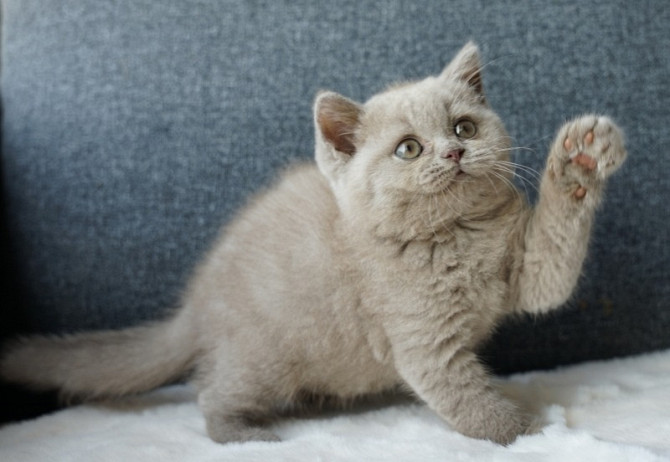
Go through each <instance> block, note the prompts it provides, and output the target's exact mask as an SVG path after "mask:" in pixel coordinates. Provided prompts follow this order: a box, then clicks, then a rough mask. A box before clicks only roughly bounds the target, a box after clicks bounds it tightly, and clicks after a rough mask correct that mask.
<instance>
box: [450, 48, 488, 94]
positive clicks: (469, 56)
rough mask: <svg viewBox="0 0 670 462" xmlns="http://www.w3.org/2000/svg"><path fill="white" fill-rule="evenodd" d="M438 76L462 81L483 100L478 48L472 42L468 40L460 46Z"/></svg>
mask: <svg viewBox="0 0 670 462" xmlns="http://www.w3.org/2000/svg"><path fill="white" fill-rule="evenodd" d="M440 77H441V78H443V79H449V80H454V79H456V80H461V81H464V82H465V83H467V84H468V85H469V86H470V87H471V88H472V89H473V90H474V91H475V93H476V94H477V95H478V96H479V98H480V99H481V101H482V102H485V98H484V85H483V82H482V65H481V61H480V59H479V48H478V47H477V45H475V43H474V42H468V43H466V44H465V46H464V47H463V48H461V50H460V51H459V52H458V53H457V54H456V56H455V57H454V59H452V60H451V62H450V63H449V64H447V66H446V67H445V68H444V70H443V71H442V74H441V75H440Z"/></svg>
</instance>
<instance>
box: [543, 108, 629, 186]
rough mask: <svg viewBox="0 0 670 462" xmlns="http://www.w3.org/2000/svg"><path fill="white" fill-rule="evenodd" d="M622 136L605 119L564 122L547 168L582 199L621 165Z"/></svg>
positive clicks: (609, 120)
mask: <svg viewBox="0 0 670 462" xmlns="http://www.w3.org/2000/svg"><path fill="white" fill-rule="evenodd" d="M625 157H626V150H625V148H624V143H623V135H622V133H621V130H620V129H619V128H618V127H617V126H616V124H615V123H614V122H613V121H612V120H611V119H610V118H608V117H604V116H595V115H587V116H582V117H578V118H576V119H574V120H571V121H570V122H567V123H566V124H565V125H564V126H563V127H562V128H561V130H560V131H559V133H558V136H557V137H556V141H555V144H554V149H553V150H552V156H551V159H550V168H551V170H552V172H554V173H555V174H556V176H557V177H559V178H561V179H562V180H563V181H564V182H567V183H569V184H570V185H571V188H572V189H571V190H572V191H573V196H574V197H575V198H576V199H583V198H584V197H585V196H586V195H587V193H588V191H589V190H590V189H592V188H594V187H597V186H598V185H599V184H600V183H601V182H602V181H603V180H605V179H606V178H607V177H608V176H610V175H611V174H612V173H613V172H614V171H615V170H616V169H617V168H619V166H620V165H621V164H622V163H623V161H624V159H625Z"/></svg>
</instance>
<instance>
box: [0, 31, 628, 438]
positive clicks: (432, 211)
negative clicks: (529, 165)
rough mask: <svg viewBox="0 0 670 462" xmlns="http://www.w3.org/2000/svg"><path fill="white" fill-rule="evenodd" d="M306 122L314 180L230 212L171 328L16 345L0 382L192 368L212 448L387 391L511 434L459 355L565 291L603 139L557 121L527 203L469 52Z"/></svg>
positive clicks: (121, 386)
mask: <svg viewBox="0 0 670 462" xmlns="http://www.w3.org/2000/svg"><path fill="white" fill-rule="evenodd" d="M315 123H316V128H317V129H316V139H317V143H316V160H317V165H318V167H317V166H315V165H303V166H298V167H294V168H293V169H291V170H290V171H288V172H287V173H286V174H285V175H284V176H283V177H282V179H281V180H280V181H279V182H278V183H277V184H276V185H275V187H273V188H271V189H269V190H268V191H266V192H265V193H263V194H261V195H259V196H258V197H257V198H256V199H254V200H253V201H252V202H251V203H250V204H249V205H248V206H247V207H246V208H245V209H244V210H243V211H242V212H241V213H240V214H239V216H238V217H237V218H236V219H235V220H234V221H233V222H232V223H231V224H230V225H229V226H228V227H227V229H226V230H225V231H224V233H223V235H222V237H221V239H220V240H219V242H217V243H216V245H215V246H214V248H213V250H212V251H211V252H210V253H209V254H208V255H207V257H206V258H205V260H204V261H203V262H202V264H201V265H200V267H199V268H198V270H197V271H196V274H195V276H194V277H193V279H192V282H191V285H190V286H189V288H188V290H187V292H186V295H185V297H184V301H183V305H182V308H181V309H180V310H179V311H177V312H176V313H175V315H174V316H173V317H172V318H170V319H168V320H166V321H163V322H159V323H156V324H153V325H149V326H143V327H136V328H131V329H127V330H124V331H117V332H113V331H110V332H102V333H90V334H81V335H75V336H71V337H66V338H61V339H55V338H40V337H33V338H28V339H26V340H24V341H22V342H20V343H19V344H17V345H15V346H14V347H13V348H11V349H10V350H9V351H8V353H7V354H6V355H5V357H4V359H3V360H2V363H1V365H2V373H3V375H4V376H6V377H8V378H10V379H12V380H14V381H18V382H23V383H26V384H29V385H32V386H35V387H42V388H50V387H54V388H60V389H62V390H63V391H64V392H65V393H68V394H74V395H84V396H86V395H88V396H105V395H121V394H126V393H133V392H139V391H144V390H148V389H151V388H153V387H156V386H159V385H161V384H163V383H165V382H167V381H169V380H172V379H175V378H176V377H179V376H180V375H182V374H184V373H185V372H187V371H189V370H191V369H194V370H195V372H194V376H193V377H194V381H195V383H196V385H197V386H198V389H199V404H200V406H201V408H202V410H203V412H204V414H205V417H206V419H207V428H208V432H209V434H210V436H211V437H212V438H213V439H215V440H217V441H221V442H226V441H244V440H254V439H265V440H268V439H274V438H275V437H274V435H273V434H272V433H270V432H269V431H268V430H267V429H266V428H265V427H264V426H263V423H264V422H265V421H266V419H267V418H268V417H270V416H272V415H273V414H275V413H276V412H281V411H284V410H286V409H290V408H291V407H293V406H299V405H300V401H301V400H302V399H308V400H310V399H311V400H313V399H315V398H314V397H315V396H317V397H318V396H332V397H335V398H339V399H345V400H346V399H351V398H355V397H357V396H361V395H365V394H370V393H377V392H381V391H384V390H387V389H389V388H393V387H398V386H400V387H404V388H406V389H409V390H411V391H412V392H413V393H414V394H416V395H417V396H418V397H419V398H420V399H422V400H423V401H425V402H426V403H427V404H428V406H430V407H431V408H432V409H433V410H435V411H436V412H437V413H438V414H439V415H440V416H442V417H443V418H445V419H446V420H447V421H448V422H449V423H450V424H452V425H453V426H454V428H456V429H457V430H459V431H461V432H463V433H464V434H467V435H470V436H474V437H478V438H488V439H492V440H494V441H497V442H501V443H508V442H510V441H512V440H513V439H514V438H515V437H516V436H517V435H519V434H522V433H524V432H525V431H527V429H528V427H529V425H530V418H529V416H527V415H525V414H524V413H523V412H522V411H520V410H518V409H517V408H516V407H515V406H514V405H513V404H512V403H511V402H509V401H507V400H506V399H505V398H503V397H502V396H501V395H500V394H499V393H498V391H497V390H496V389H495V388H494V387H493V386H492V385H491V384H490V383H489V380H488V376H487V374H486V372H485V370H484V368H483V367H482V366H481V365H480V364H479V362H478V360H477V358H476V356H475V350H476V347H477V345H478V344H479V343H480V342H481V341H482V340H483V339H484V338H485V337H486V336H487V335H489V333H490V332H491V330H492V329H493V327H494V326H495V325H496V323H497V322H498V321H499V320H500V318H501V317H502V316H504V315H506V314H510V313H513V312H515V311H527V312H541V311H546V310H549V309H552V308H555V307H557V306H559V305H560V304H561V303H562V302H564V301H565V300H566V299H567V297H569V295H570V293H571V291H572V290H573V287H574V285H575V283H576V281H577V278H578V276H579V272H580V270H581V264H582V261H583V259H584V256H585V253H586V246H587V242H588V236H589V232H590V227H591V222H592V219H593V214H594V210H595V207H596V205H597V204H598V202H599V199H600V197H601V194H602V189H603V180H604V179H605V177H606V176H608V175H609V174H610V173H611V172H612V171H613V170H614V169H615V168H616V167H618V166H619V165H620V163H621V162H622V161H623V159H624V157H625V151H624V148H623V142H622V139H621V135H620V133H619V131H618V129H617V128H616V127H615V126H614V125H613V124H612V123H611V121H609V119H606V118H602V117H601V118H597V117H593V116H586V117H582V118H579V119H576V120H574V121H572V122H570V123H568V124H566V125H565V127H564V128H563V129H562V130H561V131H560V132H559V134H558V137H557V140H556V142H555V143H554V145H553V147H552V149H551V152H550V156H549V161H548V168H547V172H546V173H545V175H544V177H543V180H542V183H541V186H540V199H539V203H538V204H537V205H536V206H535V208H530V207H529V206H528V205H527V204H526V202H525V200H524V199H523V197H522V196H521V195H520V194H519V193H518V192H517V190H516V189H515V188H514V187H513V186H512V184H511V182H510V180H511V177H512V172H511V169H510V165H511V164H509V163H508V160H509V150H510V145H509V139H508V136H507V134H506V133H505V130H504V128H503V126H502V123H501V122H500V120H499V119H498V117H497V116H496V115H495V114H494V113H493V111H492V110H491V109H490V108H489V106H488V105H487V104H486V102H485V100H484V95H483V92H482V87H481V78H480V74H479V60H478V52H477V49H476V47H475V46H474V45H471V44H469V45H466V47H464V49H463V50H462V51H461V52H460V53H459V55H458V56H457V57H456V58H455V59H454V61H453V62H452V63H451V64H450V65H449V66H447V68H445V70H444V72H443V73H442V75H441V76H439V77H431V78H428V79H425V80H423V81H421V82H417V83H413V84H406V85H402V86H398V87H394V88H391V89H390V90H388V91H386V92H384V93H381V94H380V95H377V96H375V97H374V98H372V99H371V100H370V101H368V102H367V103H366V104H365V105H359V104H357V103H354V102H352V101H350V100H347V99H345V98H344V97H341V96H339V95H337V94H334V93H322V94H320V95H319V97H318V98H317V101H316V103H315Z"/></svg>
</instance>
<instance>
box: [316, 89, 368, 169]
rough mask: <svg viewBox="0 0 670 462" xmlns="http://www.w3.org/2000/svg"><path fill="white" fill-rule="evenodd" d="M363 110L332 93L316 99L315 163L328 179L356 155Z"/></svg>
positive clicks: (348, 100) (325, 92) (326, 93)
mask: <svg viewBox="0 0 670 462" xmlns="http://www.w3.org/2000/svg"><path fill="white" fill-rule="evenodd" d="M362 113H363V109H362V107H361V105H359V104H358V103H356V102H354V101H352V100H350V99H348V98H345V97H344V96H342V95H339V94H337V93H334V92H332V91H324V92H321V93H319V94H318V95H317V97H316V101H315V103H314V124H315V126H316V161H317V163H318V164H319V168H320V169H321V171H322V172H323V173H325V174H326V175H327V176H331V175H332V174H333V173H335V171H336V170H338V169H339V167H341V166H343V165H344V164H346V163H347V162H348V161H349V159H350V158H351V156H353V155H354V153H355V152H356V132H357V131H358V127H359V124H360V119H361V115H362Z"/></svg>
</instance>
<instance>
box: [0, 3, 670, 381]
mask: <svg viewBox="0 0 670 462" xmlns="http://www.w3.org/2000/svg"><path fill="white" fill-rule="evenodd" d="M2 6H3V23H4V24H3V31H2V61H3V69H2V80H1V84H0V91H1V96H2V104H3V110H4V119H3V122H2V136H3V140H2V164H1V165H2V187H3V191H2V194H3V200H4V203H5V220H6V222H5V225H6V227H7V229H6V233H7V235H8V236H7V239H8V242H6V243H4V245H6V246H7V248H8V249H9V251H8V255H7V256H6V258H5V259H4V261H3V266H5V268H3V269H5V270H7V269H9V270H10V271H11V273H12V277H13V278H14V279H12V283H11V284H10V285H11V287H10V289H9V290H12V294H11V297H9V298H11V299H12V300H18V301H19V303H16V304H10V303H7V304H6V305H5V306H4V307H3V308H4V309H5V310H10V309H14V310H16V311H13V312H12V313H13V314H12V315H13V316H14V318H15V319H20V323H19V324H20V325H21V327H22V328H23V330H31V331H42V332H64V331H74V330H80V329H89V328H103V327H120V326H125V325H129V324H132V323H135V322H139V321H141V320H146V319H151V318H154V317H156V316H158V315H160V314H161V313H162V312H164V310H165V309H167V308H169V307H172V306H174V305H175V303H176V302H177V300H178V298H179V293H180V290H181V289H182V288H183V286H184V284H185V282H186V280H187V277H188V275H189V273H190V271H191V270H192V268H193V266H194V265H195V264H196V262H197V260H198V258H199V257H200V256H201V255H202V253H203V252H205V251H206V250H207V248H208V247H209V245H210V243H211V241H212V239H213V238H214V236H215V235H216V234H217V232H218V229H219V226H220V225H221V224H222V223H225V222H226V221H227V220H228V219H230V218H231V216H232V214H233V213H234V211H235V210H236V209H238V208H239V207H240V206H241V205H242V204H243V202H244V200H245V198H246V197H248V195H249V194H250V193H252V192H253V191H256V190H258V189H259V188H261V187H263V186H264V185H267V184H268V182H269V181H270V180H271V179H272V177H273V175H274V174H275V172H276V171H277V170H278V169H279V168H281V167H282V166H284V165H286V164H288V163H291V162H294V161H296V160H299V159H307V158H311V156H312V143H313V134H312V131H313V128H312V119H311V117H312V116H311V103H312V98H313V96H314V94H315V93H316V91H317V90H318V89H321V88H328V89H332V90H336V91H339V92H341V93H343V94H345V95H347V96H349V97H352V98H355V99H358V100H364V99H365V98H367V97H368V96H370V95H372V94H373V93H374V92H376V91H379V90H380V89H382V88H384V87H385V86H386V85H388V84H390V83H392V82H395V81H397V80H402V79H409V78H416V77H423V76H425V75H428V74H434V73H437V72H439V71H440V70H441V68H442V66H443V65H444V64H445V63H446V62H447V61H448V60H449V59H450V58H451V57H452V56H453V54H454V53H455V52H456V51H457V50H458V49H459V48H460V46H462V45H463V44H464V43H465V41H467V40H468V39H474V40H475V41H477V42H478V43H479V44H480V46H481V50H482V53H483V60H484V62H485V71H484V72H485V74H484V81H485V85H486V90H487V94H488V99H489V101H490V103H491V104H492V106H493V107H494V108H495V109H496V110H497V111H498V112H499V113H500V114H501V116H502V118H503V120H504V121H505V122H506V125H507V128H508V130H509V132H510V134H511V135H512V136H513V137H514V139H515V143H516V145H517V146H520V147H523V148H524V149H520V150H519V151H518V152H517V153H516V155H515V156H516V160H517V161H518V162H520V163H522V164H524V165H527V166H530V167H532V168H535V169H537V170H541V168H542V166H543V164H544V159H545V155H546V149H547V147H548V145H549V143H550V142H551V140H552V137H553V135H554V133H555V131H556V130H557V129H558V127H559V125H560V124H561V123H562V122H563V121H564V120H566V119H567V118H569V117H572V116H574V115H578V114H581V113H584V112H589V111H598V112H604V113H607V114H610V115H611V116H613V117H614V118H615V119H616V120H617V121H618V122H619V123H620V124H621V125H622V126H623V127H624V129H625V131H626V134H627V141H628V148H629V152H630V159H629V162H628V163H627V165H626V166H625V168H624V169H623V171H621V172H620V173H619V174H618V175H617V176H616V177H615V178H614V179H613V181H612V182H611V185H610V188H609V192H610V194H609V195H608V197H607V200H606V202H605V204H604V206H603V208H602V210H601V213H600V215H599V217H598V221H597V227H596V230H595V237H594V240H593V244H592V246H591V252H590V257H589V260H588V262H587V264H586V267H585V270H584V277H583V279H582V282H581V284H580V289H579V291H578V292H577V294H576V295H575V297H574V300H573V302H571V303H570V304H569V306H568V307H566V309H565V310H563V311H562V312H561V313H557V314H555V315H551V316H548V317H544V318H538V319H534V320H530V319H521V320H513V321H511V322H510V323H508V324H506V325H505V326H503V327H502V328H501V330H500V332H499V334H498V335H497V336H496V338H495V339H494V342H493V343H492V344H490V345H489V346H488V347H487V348H486V350H485V356H486V358H487V361H489V362H490V363H491V365H492V367H494V368H495V369H496V370H498V371H501V372H507V371H511V370H521V369H528V368H535V367H552V366H554V365H557V364H563V363H568V362H574V361H581V360H585V359H591V358H601V357H609V356H614V355H623V354H631V353H636V352H639V351H646V350H650V349H657V348H665V347H669V346H670V307H668V299H669V295H670V284H668V282H669V281H668V279H669V275H670V263H669V262H670V252H669V250H668V240H669V238H670V235H669V232H668V205H667V202H668V199H669V198H670V196H669V194H670V186H669V183H668V177H669V176H670V161H669V160H668V155H669V149H668V148H669V145H670V129H669V128H668V127H670V109H669V104H670V100H669V93H670V91H669V90H668V75H669V73H670V52H669V51H668V50H670V9H669V8H668V7H667V6H666V5H665V3H664V2H660V1H659V2H657V1H640V2H636V3H635V4H634V7H631V3H630V2H628V1H590V2H581V1H574V2H570V1H554V2H539V1H509V0H506V1H496V2H487V1H473V0H450V1H438V0H435V1H429V0H411V1H406V2H405V1H392V2H360V1H357V0H346V1H330V2H314V1H244V2H242V1H240V2H237V1H215V0H212V1H207V0H165V1H149V0H114V1H104V2H101V1H96V0H49V1H44V0H2ZM525 176H526V178H527V179H528V180H530V181H531V182H532V181H534V180H533V178H532V177H531V176H529V175H525ZM527 189H528V193H529V195H530V196H531V197H534V194H535V192H534V190H533V188H532V187H531V186H527Z"/></svg>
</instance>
